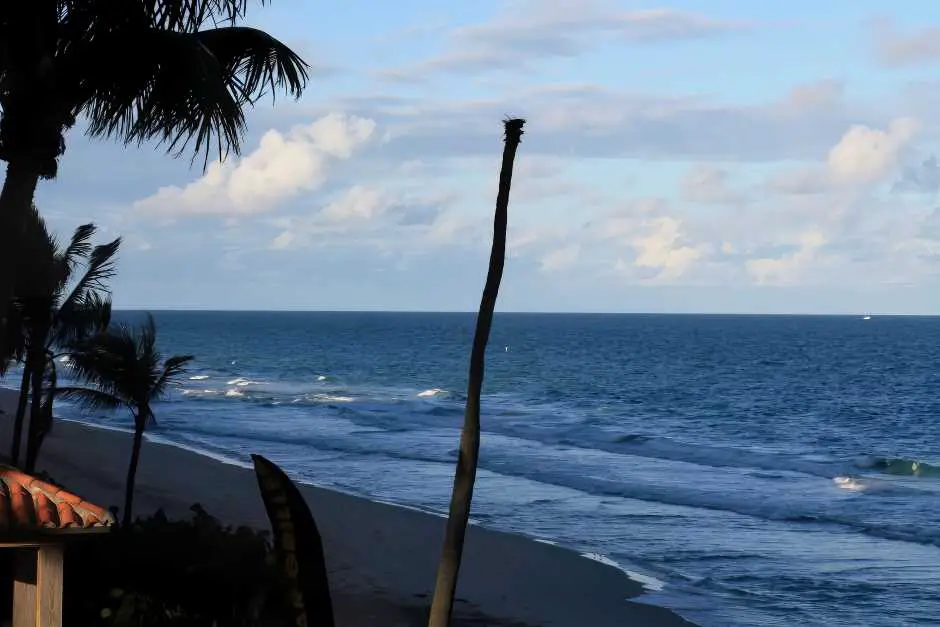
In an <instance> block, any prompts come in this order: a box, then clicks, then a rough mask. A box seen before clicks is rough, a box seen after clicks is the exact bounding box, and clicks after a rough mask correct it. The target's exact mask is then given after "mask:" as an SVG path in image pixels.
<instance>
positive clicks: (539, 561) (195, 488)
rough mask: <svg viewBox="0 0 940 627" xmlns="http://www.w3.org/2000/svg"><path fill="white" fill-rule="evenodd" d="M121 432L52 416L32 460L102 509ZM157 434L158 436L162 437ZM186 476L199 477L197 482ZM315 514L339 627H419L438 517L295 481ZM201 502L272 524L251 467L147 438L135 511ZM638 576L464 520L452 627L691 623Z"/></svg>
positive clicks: (114, 481) (3, 434) (10, 399)
mask: <svg viewBox="0 0 940 627" xmlns="http://www.w3.org/2000/svg"><path fill="white" fill-rule="evenodd" d="M16 397H17V391H16V390H10V389H8V388H0V408H3V409H4V410H5V411H6V412H7V415H5V416H3V420H2V425H0V446H3V447H5V448H4V449H0V450H6V447H8V445H9V444H8V443H9V441H10V423H11V422H12V421H11V417H12V415H13V413H14V412H15V404H16ZM128 435H129V434H128V433H127V432H123V431H120V430H118V429H111V428H100V427H96V426H90V425H88V424H84V423H82V422H77V421H69V420H58V421H57V422H56V425H55V428H54V429H53V432H52V434H51V435H50V436H49V437H48V438H47V439H46V442H45V443H44V446H43V449H42V452H41V455H40V459H39V464H38V467H39V469H41V470H46V471H48V472H49V473H50V475H51V476H52V477H53V478H54V479H55V480H56V481H59V482H61V483H63V484H64V485H65V487H67V488H68V489H70V490H72V491H73V492H75V493H77V494H79V495H80V496H82V497H83V498H86V499H88V500H90V501H92V502H94V503H96V504H98V505H101V506H104V507H109V506H111V505H114V504H120V503H121V502H122V501H123V498H122V497H123V480H124V479H123V478H124V476H125V472H126V464H127V457H128V455H129V453H130V442H129V438H128V437H127V436H128ZM159 440H163V438H159ZM193 478H197V479H196V480H195V481H194V480H193ZM297 485H298V488H299V489H300V491H301V493H302V494H303V496H304V498H305V499H306V500H307V503H308V505H309V506H310V509H311V511H312V512H313V514H314V516H315V517H316V519H317V523H318V525H319V526H320V528H321V533H322V536H323V542H324V550H325V552H326V555H327V563H328V569H329V576H330V586H331V588H332V590H333V595H334V603H335V605H336V612H337V616H336V620H337V624H338V625H340V626H347V627H366V626H367V625H368V626H373V625H387V626H389V627H395V626H401V627H411V626H414V627H418V626H419V625H424V624H426V618H424V613H425V612H426V607H427V604H428V603H429V602H430V595H431V594H432V593H433V584H434V576H435V573H436V569H437V561H438V558H439V553H440V543H441V540H442V538H443V530H444V517H442V515H441V514H438V513H432V512H426V511H423V510H420V509H418V508H413V507H408V506H400V505H397V504H392V503H388V502H383V501H375V500H371V499H368V498H366V497H363V496H359V495H353V494H349V493H346V492H341V491H338V490H334V489H331V488H327V487H321V486H317V485H311V484H310V483H300V482H298V484H297ZM194 503H199V504H200V505H202V506H203V507H204V508H205V509H206V511H207V512H208V513H209V514H211V515H212V516H214V517H216V518H218V519H219V520H220V521H222V522H223V523H225V524H232V525H241V524H244V525H248V526H251V527H254V528H258V529H266V530H269V529H270V525H269V523H268V520H267V517H266V515H265V511H264V507H263V504H262V501H261V497H260V494H259V493H258V489H257V484H256V480H255V476H254V473H253V472H252V471H251V470H250V469H248V468H245V467H244V466H242V465H239V464H238V462H237V461H235V460H231V461H224V460H221V459H218V458H217V457H215V456H210V455H205V454H202V453H200V452H197V451H193V450H190V449H189V448H188V447H183V446H177V445H175V444H174V443H170V442H167V441H154V440H152V439H148V442H147V443H146V444H145V445H144V447H143V450H142V453H141V461H140V468H139V470H138V479H137V492H136V496H135V515H146V514H149V513H152V512H154V511H156V510H157V509H163V510H164V511H165V512H166V514H167V515H168V516H169V517H171V518H189V517H190V515H191V512H190V509H189V508H190V506H191V505H193V504H194ZM646 591H647V590H646V588H645V587H644V585H643V584H642V583H640V582H639V581H636V580H634V579H632V578H630V576H629V575H628V574H627V573H626V572H625V571H624V570H623V569H621V568H618V567H616V566H613V565H611V564H607V563H605V562H603V561H599V560H597V559H595V558H594V557H591V556H590V555H583V554H580V553H578V552H577V551H575V550H572V549H568V548H565V547H561V546H558V545H556V544H551V543H549V542H547V541H540V540H538V539H535V538H531V537H528V536H525V535H522V534H520V533H513V532H503V531H495V530H491V529H487V528H485V527H481V526H479V525H471V526H470V528H469V529H468V532H467V543H466V547H465V552H464V562H463V565H462V567H461V573H460V580H459V585H458V590H457V597H458V601H457V604H456V605H455V620H454V623H453V624H454V625H455V626H457V625H468V626H469V625H494V626H498V625H504V626H506V627H510V626H512V627H538V626H545V627H581V626H582V625H591V626H592V627H608V626H609V627H625V626H626V625H644V626H650V627H673V626H676V627H679V626H686V627H690V626H691V627H694V626H693V623H690V622H688V621H686V620H685V619H682V618H681V617H679V616H678V615H676V614H675V613H673V612H672V611H670V610H668V609H665V608H661V607H658V606H655V605H650V604H647V603H645V602H643V601H642V599H641V597H642V596H643V595H644V594H645V593H646Z"/></svg>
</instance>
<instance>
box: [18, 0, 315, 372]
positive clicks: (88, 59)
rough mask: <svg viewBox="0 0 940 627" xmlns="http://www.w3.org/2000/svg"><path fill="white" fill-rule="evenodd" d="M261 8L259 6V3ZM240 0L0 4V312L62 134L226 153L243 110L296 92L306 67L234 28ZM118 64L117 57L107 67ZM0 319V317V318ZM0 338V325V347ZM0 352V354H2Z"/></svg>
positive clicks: (252, 32)
mask: <svg viewBox="0 0 940 627" xmlns="http://www.w3.org/2000/svg"><path fill="white" fill-rule="evenodd" d="M264 3H265V1H264V0H262V4H264ZM247 4H248V3H247V0H30V1H29V2H3V3H0V109H2V116H0V159H2V160H4V161H6V162H7V172H6V179H5V180H4V184H3V188H2V190H0V268H2V269H3V270H2V271H0V314H3V319H4V320H5V319H6V315H5V314H7V312H8V303H9V302H10V299H11V298H12V296H13V291H14V288H15V285H16V278H15V274H16V271H17V268H16V266H15V265H14V264H15V261H16V259H17V258H18V257H19V256H20V240H21V237H22V236H23V233H24V229H26V228H27V223H28V214H29V209H30V206H31V204H32V200H33V196H34V194H35V191H36V187H37V185H38V182H39V180H40V179H43V178H45V179H51V178H54V177H55V175H56V172H57V167H58V164H57V160H58V157H59V156H61V155H62V154H63V152H64V151H65V131H67V130H68V129H69V128H71V127H72V126H73V125H74V124H75V121H76V119H77V118H78V117H80V116H84V117H85V118H87V120H88V128H87V134H89V135H91V136H93V137H109V138H116V139H119V140H122V141H124V142H125V143H128V144H129V143H141V142H143V141H148V140H157V141H159V142H160V143H161V144H164V145H166V146H167V148H168V151H171V152H174V153H175V154H176V155H179V154H182V152H184V151H186V149H187V147H188V146H190V145H191V144H193V148H194V152H193V155H194V157H193V158H194V159H195V157H196V156H197V155H198V154H200V153H201V152H204V153H205V161H204V162H203V167H205V166H206V165H207V164H208V159H209V154H210V151H211V150H212V148H213V147H215V148H217V150H218V154H219V156H220V158H221V157H222V156H223V155H225V154H227V153H228V152H229V151H232V152H234V153H235V154H238V153H239V152H240V142H241V138H242V136H243V134H244V130H245V117H244V109H245V107H247V106H250V105H252V104H254V103H255V102H257V101H258V100H259V99H260V98H261V97H262V96H264V95H265V94H270V95H271V96H272V97H273V96H274V94H275V92H277V91H281V92H286V93H288V94H290V95H292V96H294V97H299V96H300V95H301V93H302V92H303V89H304V87H305V86H306V82H307V65H306V63H304V61H303V60H302V59H301V58H300V57H299V56H298V55H297V54H296V53H295V52H294V51H293V50H291V49H290V48H288V47H287V46H286V45H284V44H283V43H281V42H280V41H278V40H277V39H275V38H273V37H271V36H270V35H268V34H267V33H265V32H263V31H260V30H257V29H254V28H246V27H239V26H236V24H237V23H238V21H239V20H241V19H242V18H243V17H244V15H245V11H246V9H247ZM118 60H120V62H117V61H118ZM0 322H2V320H0ZM8 335H9V334H8V333H6V332H4V331H2V330H0V342H4V341H6V340H7V336H8ZM9 352H10V351H9V349H7V348H5V347H2V346H0V355H4V354H7V353H9Z"/></svg>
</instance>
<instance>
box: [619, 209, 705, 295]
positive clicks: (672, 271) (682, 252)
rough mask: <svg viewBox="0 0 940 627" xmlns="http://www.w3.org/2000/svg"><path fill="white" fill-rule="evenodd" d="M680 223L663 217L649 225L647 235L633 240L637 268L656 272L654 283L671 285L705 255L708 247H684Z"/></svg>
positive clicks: (651, 221) (650, 222) (647, 224)
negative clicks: (671, 282) (668, 283)
mask: <svg viewBox="0 0 940 627" xmlns="http://www.w3.org/2000/svg"><path fill="white" fill-rule="evenodd" d="M681 225H682V223H681V221H679V220H677V219H675V218H672V217H669V216H663V217H660V218H655V219H653V220H650V221H648V222H647V223H646V224H645V226H646V228H647V229H648V232H647V233H646V234H645V235H642V236H640V237H637V238H634V239H633V241H632V244H633V246H634V248H635V249H636V260H635V261H634V265H635V266H637V267H639V268H650V269H653V270H656V271H657V274H656V275H655V276H654V277H653V278H652V279H651V281H652V282H663V281H672V280H675V279H678V278H679V277H681V276H682V275H683V274H685V273H686V272H687V271H688V270H689V269H690V268H691V267H692V265H693V264H694V263H695V262H696V261H697V260H699V259H700V258H701V257H702V256H703V255H704V253H705V251H706V249H707V248H706V247H705V246H690V245H686V244H683V243H682V239H683V238H682V233H681V231H680V227H681Z"/></svg>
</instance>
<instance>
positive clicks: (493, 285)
mask: <svg viewBox="0 0 940 627" xmlns="http://www.w3.org/2000/svg"><path fill="white" fill-rule="evenodd" d="M524 125H525V120H520V119H509V120H505V121H504V122H503V127H504V129H505V145H504V147H503V162H502V166H501V168H500V171H499V192H498V194H497V196H496V211H495V215H494V219H493V245H492V247H491V249H490V265H489V269H488V271H487V273H486V283H485V284H484V286H483V297H482V299H481V300H480V311H479V313H478V314H477V325H476V332H475V333H474V335H473V347H472V349H471V351H470V373H469V376H468V380H467V405H466V409H465V411H464V419H463V429H462V430H461V432H460V449H459V451H458V455H457V469H456V471H455V473H454V491H453V494H452V495H451V499H450V512H449V515H448V517H447V529H446V531H445V535H444V549H443V551H442V555H441V562H440V565H439V566H438V570H437V581H436V582H435V585H434V597H433V599H432V600H431V613H430V620H429V622H428V626H429V627H447V626H448V625H449V624H450V617H451V613H452V612H453V607H454V593H455V592H456V590H457V575H458V574H459V572H460V561H461V558H462V556H463V545H464V538H465V536H466V535H467V523H468V522H469V521H470V503H471V501H472V500H473V484H474V483H475V482H476V475H477V459H478V457H479V454H480V395H481V393H482V390H483V370H484V365H485V362H486V343H487V342H488V341H489V337H490V327H492V325H493V312H494V310H495V309H496V297H497V296H498V295H499V284H500V282H501V281H502V278H503V266H504V265H505V263H506V227H507V223H508V221H509V191H510V189H511V188H512V167H513V163H514V162H515V160H516V149H517V148H518V147H519V142H520V141H522V127H523V126H524Z"/></svg>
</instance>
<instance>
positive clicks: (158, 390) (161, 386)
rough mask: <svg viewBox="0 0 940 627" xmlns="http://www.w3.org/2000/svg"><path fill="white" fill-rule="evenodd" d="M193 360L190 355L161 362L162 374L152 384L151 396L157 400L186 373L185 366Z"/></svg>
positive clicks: (175, 356) (177, 356)
mask: <svg viewBox="0 0 940 627" xmlns="http://www.w3.org/2000/svg"><path fill="white" fill-rule="evenodd" d="M193 359H195V357H194V356H192V355H174V356H173V357H169V358H167V360H166V361H165V362H163V372H161V373H160V377H159V378H158V379H157V381H156V383H154V384H153V388H152V396H153V397H155V398H159V397H161V396H163V394H164V393H165V392H166V388H167V386H168V385H171V384H173V383H178V382H179V378H180V377H181V376H183V375H184V374H185V373H186V364H188V363H189V362H191V361H192V360H193Z"/></svg>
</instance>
